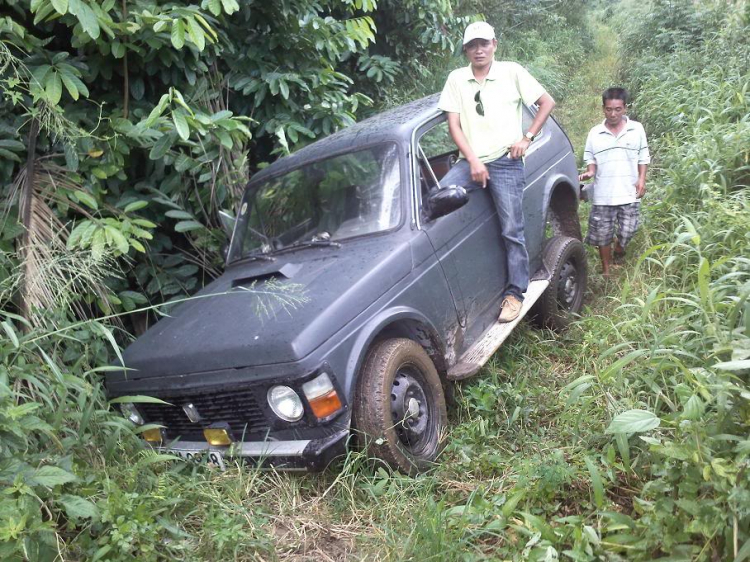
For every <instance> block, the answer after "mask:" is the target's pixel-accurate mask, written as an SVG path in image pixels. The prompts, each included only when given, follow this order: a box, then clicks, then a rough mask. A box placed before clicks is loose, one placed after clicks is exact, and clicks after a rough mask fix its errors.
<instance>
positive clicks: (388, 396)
mask: <svg viewBox="0 0 750 562" xmlns="http://www.w3.org/2000/svg"><path fill="white" fill-rule="evenodd" d="M354 424H355V426H356V429H357V430H358V431H359V432H360V434H361V435H360V438H361V439H363V440H364V444H365V447H366V449H367V451H368V453H369V454H371V455H373V456H374V457H376V458H377V459H379V460H381V461H383V462H385V463H386V464H388V465H389V466H391V467H392V468H395V469H398V470H399V471H401V472H404V473H406V474H416V473H418V472H422V471H424V470H426V469H428V468H430V467H431V466H432V465H433V464H434V462H435V460H436V459H437V456H438V454H439V453H440V450H441V445H442V438H443V434H444V433H445V428H446V427H447V425H448V413H447V409H446V406H445V396H444V394H443V387H442V384H441V381H440V377H439V376H438V373H437V370H436V369H435V365H433V363H432V361H431V360H430V358H429V356H428V355H427V353H425V351H424V349H422V347H421V346H420V345H419V344H417V343H416V342H414V341H412V340H409V339H405V338H394V339H388V340H384V341H381V342H378V343H376V344H375V345H374V346H373V347H372V349H371V350H370V351H369V353H368V355H367V358H366V359H365V363H364V366H363V367H362V371H361V373H360V378H359V383H358V387H357V396H356V399H355V404H354Z"/></svg>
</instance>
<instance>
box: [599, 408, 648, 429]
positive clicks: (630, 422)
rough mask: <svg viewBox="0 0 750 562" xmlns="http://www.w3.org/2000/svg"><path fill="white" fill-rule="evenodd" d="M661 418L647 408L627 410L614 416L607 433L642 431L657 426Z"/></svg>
mask: <svg viewBox="0 0 750 562" xmlns="http://www.w3.org/2000/svg"><path fill="white" fill-rule="evenodd" d="M660 423H661V420H660V419H659V418H658V416H656V414H653V413H652V412H649V411H648V410H628V411H627V412H623V413H621V414H618V415H617V416H615V417H614V419H613V420H612V422H611V423H610V424H609V427H608V428H607V431H606V432H607V433H643V432H644V431H651V430H652V429H656V428H657V427H659V424H660Z"/></svg>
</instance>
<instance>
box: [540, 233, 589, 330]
mask: <svg viewBox="0 0 750 562" xmlns="http://www.w3.org/2000/svg"><path fill="white" fill-rule="evenodd" d="M543 260H544V265H545V267H546V268H547V271H549V273H550V284H549V287H547V289H546V290H545V291H544V293H542V296H541V297H540V298H539V300H538V301H536V303H534V307H533V308H532V317H533V318H534V321H535V323H536V324H537V325H539V326H542V327H544V328H551V329H553V330H563V329H565V328H567V326H568V324H570V323H571V322H572V321H573V320H574V319H575V316H576V315H577V314H578V313H579V312H580V311H581V307H582V306H583V296H584V293H585V292H586V280H587V276H588V266H587V263H586V250H585V248H584V247H583V243H581V241H580V240H576V239H575V238H570V237H568V236H555V237H554V238H551V239H550V240H549V241H548V242H547V244H546V245H545V247H544V256H543Z"/></svg>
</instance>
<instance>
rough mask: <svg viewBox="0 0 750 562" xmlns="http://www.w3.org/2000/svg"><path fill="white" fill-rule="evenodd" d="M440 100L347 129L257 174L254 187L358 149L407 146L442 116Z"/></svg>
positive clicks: (435, 97)
mask: <svg viewBox="0 0 750 562" xmlns="http://www.w3.org/2000/svg"><path fill="white" fill-rule="evenodd" d="M439 97H440V94H432V95H430V96H427V97H424V98H422V99H419V100H415V101H412V102H409V103H407V104H404V105H400V106H398V107H394V108H392V109H389V110H386V111H384V112H382V113H378V114H376V115H373V116H372V117H369V118H367V119H365V120H364V121H360V122H359V123H355V124H354V125H351V126H349V127H346V128H345V129H342V130H340V131H338V132H336V133H334V134H332V135H330V136H328V137H325V138H323V139H320V140H319V141H316V142H314V143H312V144H310V145H308V146H306V147H304V148H302V149H300V150H298V151H297V152H295V153H293V154H290V155H289V156H285V157H284V158H280V159H278V160H277V161H276V162H274V163H273V164H271V165H270V166H268V167H267V168H264V169H263V170H261V171H259V172H258V173H257V174H255V175H254V176H253V178H252V183H255V182H256V181H258V180H262V179H265V178H268V177H270V176H275V175H277V174H280V173H284V172H286V171H287V170H290V169H293V168H297V167H299V166H301V165H303V164H306V163H308V162H313V161H315V160H320V159H322V158H325V157H327V156H329V155H332V154H336V153H340V152H347V151H351V150H354V149H356V148H358V147H364V146H368V145H372V144H377V143H379V142H387V141H391V142H393V141H395V142H400V143H408V142H410V140H411V135H412V132H413V131H414V129H415V128H416V127H417V126H419V125H420V124H421V123H424V122H425V121H426V120H428V119H429V118H431V117H435V116H437V115H438V114H439V113H440V111H439V110H438V108H437V104H438V98H439Z"/></svg>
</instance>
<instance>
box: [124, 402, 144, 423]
mask: <svg viewBox="0 0 750 562" xmlns="http://www.w3.org/2000/svg"><path fill="white" fill-rule="evenodd" d="M120 411H122V414H123V415H124V416H125V417H126V418H128V419H129V420H130V421H131V422H133V423H134V424H135V425H143V424H144V423H145V420H144V419H143V416H142V415H141V413H140V412H139V411H138V408H136V407H135V404H130V403H124V404H120Z"/></svg>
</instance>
